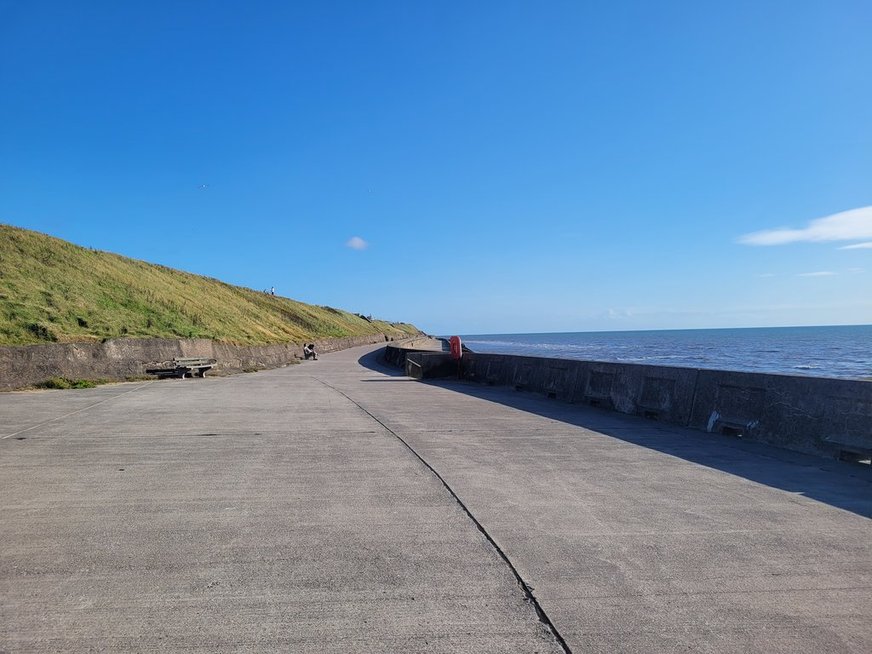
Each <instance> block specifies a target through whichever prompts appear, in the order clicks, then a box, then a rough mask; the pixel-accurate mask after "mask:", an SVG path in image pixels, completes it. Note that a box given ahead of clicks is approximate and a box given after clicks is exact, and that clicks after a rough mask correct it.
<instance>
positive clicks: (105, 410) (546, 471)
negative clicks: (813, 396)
mask: <svg viewBox="0 0 872 654" xmlns="http://www.w3.org/2000/svg"><path fill="white" fill-rule="evenodd" d="M370 350H372V348H371V347H367V348H355V349H353V350H346V351H344V352H338V353H334V354H329V355H324V356H322V357H321V358H320V359H319V360H318V361H314V362H312V361H309V362H305V363H303V364H300V365H297V366H292V367H289V368H285V369H279V370H272V371H267V372H262V373H255V374H247V375H239V376H234V377H226V378H211V379H210V378H207V379H205V380H200V379H196V380H167V381H160V382H148V383H142V384H120V385H115V386H106V387H101V388H97V389H92V390H83V391H46V392H38V393H7V394H0V498H2V502H0V534H2V543H0V651H2V652H33V651H36V652H55V651H105V652H115V651H137V652H141V651H177V652H200V651H203V652H205V651H212V652H214V651H251V652H264V651H281V652H469V653H473V652H475V653H481V652H523V653H528V652H542V653H545V652H561V651H572V652H603V653H605V652H638V653H647V652H767V653H769V652H785V653H788V652H789V653H791V654H795V653H803V652H807V653H809V654H811V653H814V654H818V653H820V652H864V653H865V652H869V651H872V632H870V630H869V624H870V621H872V520H870V518H869V516H872V476H870V475H869V474H868V470H865V469H864V468H862V467H860V466H856V465H849V464H843V463H839V462H831V461H825V460H821V459H815V458H812V457H806V456H803V455H798V454H792V453H788V452H786V451H781V450H776V449H773V448H769V447H765V446H754V445H751V444H746V443H743V442H741V441H739V440H736V439H730V438H727V437H723V436H713V435H708V434H704V433H701V432H694V431H686V430H682V429H678V428H673V427H665V426H663V425H660V424H658V423H656V422H652V421H645V420H641V419H636V418H631V417H628V416H624V415H620V414H615V413H609V412H605V411H600V410H596V409H591V408H584V407H580V406H570V405H566V404H561V403H559V402H555V401H553V400H547V399H545V398H541V397H537V396H533V395H530V394H525V393H518V392H515V391H512V390H508V389H504V388H490V387H483V386H476V385H470V384H465V383H459V382H440V383H432V384H431V383H420V382H415V381H412V380H409V379H407V378H405V377H403V376H399V375H398V373H397V372H394V371H390V370H387V369H384V368H381V367H380V366H379V365H378V364H377V363H376V362H375V361H374V357H373V356H365V355H366V353H367V352H369V351H370ZM519 578H520V579H522V580H523V582H524V583H525V584H526V585H528V587H529V588H525V587H524V585H523V584H521V583H519Z"/></svg>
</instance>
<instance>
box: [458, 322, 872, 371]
mask: <svg viewBox="0 0 872 654" xmlns="http://www.w3.org/2000/svg"><path fill="white" fill-rule="evenodd" d="M461 338H462V340H463V344H464V345H466V346H467V347H468V348H469V349H470V350H472V351H473V352H482V353H485V352H489V353H499V354H518V355H523V356H536V357H554V358H560V359H582V360H586V361H618V362H629V363H647V364H653V365H662V366H681V367H686V368H707V369H714V370H740V371H746V372H767V373H778V374H787V375H809V376H813V377H836V378H841V379H872V325H852V326H838V327H760V328H744V329H678V330H658V331H622V332H566V333H544V334H477V335H467V336H461Z"/></svg>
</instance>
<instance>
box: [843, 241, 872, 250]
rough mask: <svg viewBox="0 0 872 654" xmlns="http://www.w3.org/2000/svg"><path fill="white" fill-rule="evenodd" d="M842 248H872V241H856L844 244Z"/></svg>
mask: <svg viewBox="0 0 872 654" xmlns="http://www.w3.org/2000/svg"><path fill="white" fill-rule="evenodd" d="M839 249H840V250H872V241H867V242H866V243H854V244H853V245H843V246H842V247H840V248H839Z"/></svg>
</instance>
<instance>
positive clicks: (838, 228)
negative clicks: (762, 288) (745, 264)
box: [738, 206, 872, 248]
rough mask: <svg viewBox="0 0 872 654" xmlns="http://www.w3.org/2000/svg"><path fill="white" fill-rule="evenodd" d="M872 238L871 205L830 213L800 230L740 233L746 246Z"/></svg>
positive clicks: (869, 245)
mask: <svg viewBox="0 0 872 654" xmlns="http://www.w3.org/2000/svg"><path fill="white" fill-rule="evenodd" d="M866 238H872V206H869V207H860V208H858V209H851V210H850V211H842V212H841V213H835V214H833V215H831V216H825V217H824V218H818V219H817V220H812V221H811V222H810V223H809V224H808V225H807V226H805V227H803V228H801V229H793V228H790V227H781V228H779V229H764V230H763V231H759V232H751V233H750V234H745V235H743V236H740V237H739V239H738V241H739V243H742V244H743V245H784V244H785V243H799V242H815V243H816V242H823V241H858V240H860V239H866ZM847 247H849V248H855V247H856V248H859V247H864V248H865V247H872V244H866V243H857V244H854V245H851V246H847Z"/></svg>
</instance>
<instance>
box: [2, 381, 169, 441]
mask: <svg viewBox="0 0 872 654" xmlns="http://www.w3.org/2000/svg"><path fill="white" fill-rule="evenodd" d="M153 383H154V381H147V382H145V383H144V384H141V385H140V386H137V387H136V388H134V389H132V390H129V391H124V392H123V393H116V394H115V395H112V396H111V397H107V398H105V399H102V400H100V401H99V402H94V404H89V405H88V406H85V407H82V408H81V409H76V410H75V411H70V412H69V413H65V414H64V415H62V416H56V417H54V418H51V419H50V420H45V421H43V422H40V423H39V424H36V425H33V426H31V427H27V428H26V429H22V430H21V431H17V432H15V433H14V434H6V435H5V436H0V441H5V440H6V439H7V438H12V437H13V436H18V435H19V434H24V433H25V432H28V431H33V430H34V429H39V428H40V427H44V426H46V425H47V424H49V423H52V422H57V421H58V420H63V419H64V418H69V417H70V416H74V415H76V414H77V413H82V412H83V411H87V410H88V409H92V408H94V407H95V406H98V405H100V404H105V403H106V402H111V401H112V400H114V399H116V398H119V397H122V396H123V395H129V394H130V393H135V392H136V391H138V390H139V389H141V388H145V387H146V386H148V385H149V384H153Z"/></svg>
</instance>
